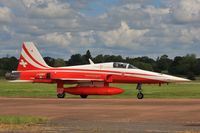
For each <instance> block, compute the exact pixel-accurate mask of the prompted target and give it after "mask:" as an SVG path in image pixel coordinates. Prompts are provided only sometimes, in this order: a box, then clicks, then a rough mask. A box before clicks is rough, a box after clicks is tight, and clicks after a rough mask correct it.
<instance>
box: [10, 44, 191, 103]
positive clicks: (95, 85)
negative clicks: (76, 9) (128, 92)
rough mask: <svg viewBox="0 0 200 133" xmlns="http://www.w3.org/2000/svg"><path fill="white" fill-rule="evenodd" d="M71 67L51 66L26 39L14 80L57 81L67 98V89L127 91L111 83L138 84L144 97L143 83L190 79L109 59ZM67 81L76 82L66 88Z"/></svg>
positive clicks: (77, 92) (85, 92)
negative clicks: (73, 85)
mask: <svg viewBox="0 0 200 133" xmlns="http://www.w3.org/2000/svg"><path fill="white" fill-rule="evenodd" d="M89 62H90V64H88V65H79V66H68V67H50V66H48V65H47V64H46V63H45V61H44V60H43V58H42V56H41V55H40V53H39V51H38V50H37V48H36V47H35V45H34V44H33V42H24V43H23V45H22V51H21V54H20V59H19V64H18V68H17V71H13V72H12V73H11V74H10V78H11V79H14V80H13V81H12V82H31V83H56V84H57V97H58V98H64V97H65V93H70V94H74V95H80V97H81V98H87V96H88V95H115V94H120V93H122V92H124V91H123V90H122V89H120V88H116V87H111V86H109V84H110V83H131V84H137V88H136V89H137V90H138V94H137V98H138V99H142V98H143V93H142V84H145V83H146V84H163V83H171V82H186V81H189V80H188V79H184V78H179V77H175V76H170V75H166V74H161V73H156V72H151V71H145V70H141V69H138V68H136V67H134V66H133V65H131V64H127V63H121V62H109V63H99V64H94V63H93V62H92V60H90V59H89ZM64 84H77V85H76V86H75V87H68V88H65V87H64Z"/></svg>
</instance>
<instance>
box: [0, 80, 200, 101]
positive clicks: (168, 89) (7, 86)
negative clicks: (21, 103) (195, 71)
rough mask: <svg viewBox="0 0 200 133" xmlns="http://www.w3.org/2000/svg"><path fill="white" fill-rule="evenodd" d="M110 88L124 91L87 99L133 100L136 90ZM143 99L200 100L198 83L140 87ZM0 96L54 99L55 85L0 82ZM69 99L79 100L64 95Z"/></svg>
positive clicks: (118, 85)
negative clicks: (118, 93)
mask: <svg viewBox="0 0 200 133" xmlns="http://www.w3.org/2000/svg"><path fill="white" fill-rule="evenodd" d="M111 86H114V87H118V88H122V89H123V90H125V92H124V93H123V94H120V95H114V96H89V98H135V97H136V95H137V90H136V89H135V88H136V85H135V84H111ZM142 88H143V93H144V96H145V98H200V81H195V82H189V83H186V84H169V85H166V84H164V85H162V86H159V85H148V84H145V85H143V86H142ZM0 96H3V97H44V98H45V97H46V98H55V97H56V85H55V84H38V83H34V84H32V83H10V82H8V81H5V80H0ZM66 97H69V98H79V96H75V95H70V94H69V95H66Z"/></svg>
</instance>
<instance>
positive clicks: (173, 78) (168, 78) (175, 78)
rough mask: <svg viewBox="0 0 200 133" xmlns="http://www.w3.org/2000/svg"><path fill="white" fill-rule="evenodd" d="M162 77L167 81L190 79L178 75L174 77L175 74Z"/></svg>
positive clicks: (186, 80)
mask: <svg viewBox="0 0 200 133" xmlns="http://www.w3.org/2000/svg"><path fill="white" fill-rule="evenodd" d="M164 78H165V79H166V81H168V82H189V81H191V80H189V79H185V78H180V77H176V76H170V75H164Z"/></svg>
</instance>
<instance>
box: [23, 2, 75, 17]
mask: <svg viewBox="0 0 200 133" xmlns="http://www.w3.org/2000/svg"><path fill="white" fill-rule="evenodd" d="M23 2H24V5H25V7H26V8H27V12H28V13H29V14H30V15H31V16H34V17H47V18H59V17H66V16H68V15H69V14H70V13H72V12H73V11H72V10H71V8H70V5H69V4H68V3H67V2H63V3H61V2H59V1H57V0H48V1H46V0H23Z"/></svg>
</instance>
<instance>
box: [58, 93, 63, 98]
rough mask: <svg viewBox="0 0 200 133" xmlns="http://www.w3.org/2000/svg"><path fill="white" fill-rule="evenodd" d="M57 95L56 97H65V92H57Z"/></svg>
mask: <svg viewBox="0 0 200 133" xmlns="http://www.w3.org/2000/svg"><path fill="white" fill-rule="evenodd" d="M57 97H58V98H65V93H58V94H57Z"/></svg>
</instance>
